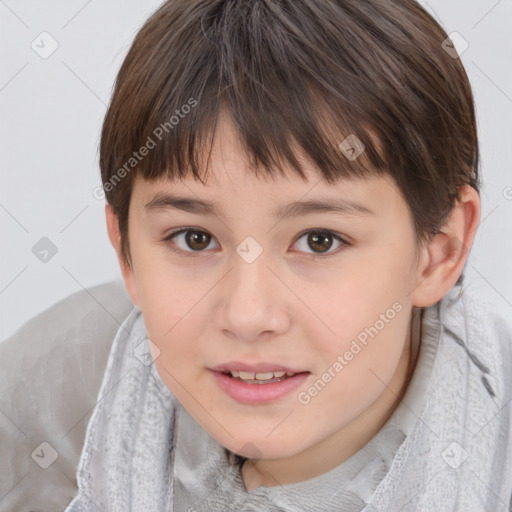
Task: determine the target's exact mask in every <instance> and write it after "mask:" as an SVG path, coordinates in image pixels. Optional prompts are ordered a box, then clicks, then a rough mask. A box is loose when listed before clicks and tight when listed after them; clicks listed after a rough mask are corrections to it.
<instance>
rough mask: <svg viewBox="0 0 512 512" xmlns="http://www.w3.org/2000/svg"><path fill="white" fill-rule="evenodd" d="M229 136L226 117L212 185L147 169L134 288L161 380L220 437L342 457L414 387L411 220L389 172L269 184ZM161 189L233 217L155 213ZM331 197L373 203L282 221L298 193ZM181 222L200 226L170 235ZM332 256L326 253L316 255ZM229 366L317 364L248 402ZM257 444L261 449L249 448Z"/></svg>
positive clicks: (135, 213) (135, 196)
mask: <svg viewBox="0 0 512 512" xmlns="http://www.w3.org/2000/svg"><path fill="white" fill-rule="evenodd" d="M233 130H234V129H233V127H232V125H230V124H229V123H227V122H226V121H222V122H221V124H220V126H219V127H218V130H217V138H216V140H215V144H214V148H213V153H212V160H211V168H212V169H213V171H214V174H215V176H214V177H213V176H212V177H211V178H209V182H208V183H209V184H208V185H207V186H204V185H202V184H201V183H199V182H196V181H195V180H193V179H192V178H187V179H186V180H184V181H182V182H171V181H167V180H162V181H158V182H146V181H144V180H141V179H140V178H137V180H136V181H135V185H134V189H133V192H132V199H131V205H130V213H129V239H130V248H131V256H132V262H133V273H132V272H131V271H129V270H128V271H127V272H126V274H125V279H126V280H127V286H128V289H129V291H130V293H131V296H132V300H133V301H134V302H135V303H136V304H137V305H138V306H139V307H140V308H141V309H142V312H143V316H144V320H145V323H146V326H147V331H148V337H149V339H150V340H152V342H153V343H154V344H155V345H156V346H157V347H158V349H159V350H160V354H159V356H158V357H157V359H156V361H155V364H156V367H157V369H158V371H159V374H160V375H161V377H162V379H163V380H164V381H165V383H166V384H167V386H168V387H169V388H170V389H171V391H172V392H173V393H174V394H175V395H176V396H177V398H178V399H179V400H180V402H181V403H182V404H183V405H184V406H185V408H186V409H187V410H188V411H189V412H190V413H191V414H192V415H193V416H194V417H195V419H196V421H198V422H199V423H200V424H201V425H202V426H203V428H205V430H206V431H208V432H209V433H210V435H212V436H213V437H214V438H215V439H216V440H217V441H218V442H219V443H221V444H222V445H224V446H225V447H227V448H229V449H230V450H232V451H234V452H237V453H241V454H242V455H246V456H256V455H258V454H261V457H262V458H267V459H283V458H288V457H292V456H294V455H297V457H300V456H301V455H300V454H308V455H307V456H311V457H313V454H314V453H315V450H317V449H318V450H320V447H323V450H324V453H329V454H330V456H331V457H332V458H333V459H332V460H333V462H334V461H335V458H336V456H337V454H338V453H341V451H342V448H341V447H342V446H345V445H346V444H347V442H349V444H350V445H351V446H356V445H357V439H358V437H359V436H361V435H363V436H364V435H366V436H368V435H370V434H369V433H371V435H373V434H374V433H376V431H377V430H378V429H379V428H380V426H381V425H382V423H383V422H384V419H385V418H386V417H387V414H388V412H389V410H390V409H391V408H392V407H393V405H394V403H395V402H396V400H397V396H398V395H399V393H400V392H401V390H402V389H403V387H404V382H405V374H406V370H407V364H408V362H409V346H408V342H409V337H408V334H409V321H410V313H411V306H412V304H411V295H410V294H411V292H412V290H413V288H414V287H415V284H416V273H417V272H416V264H415V239H414V231H413V225H412V219H411V216H410V213H409V210H408V207H407V204H406V202H405V201H404V199H403V198H402V197H401V195H400V194H399V192H398V189H397V188H396V186H395V185H394V183H393V182H392V181H391V179H389V178H382V177H380V178H377V177H376V178H374V179H371V180H368V181H359V180H358V181H346V180H344V181H340V182H339V183H337V184H336V185H335V186H330V185H328V184H327V183H326V182H325V181H323V180H322V181H320V180H319V175H318V174H316V173H315V171H314V169H313V168H312V167H311V166H310V167H309V168H308V169H309V171H308V178H309V182H308V183H305V182H303V181H302V180H301V179H300V178H299V177H297V176H295V175H292V173H291V171H290V173H289V174H288V177H287V178H284V177H281V176H279V175H278V176H277V177H276V181H275V182H272V180H270V179H268V180H264V179H263V178H261V179H257V178H255V177H254V176H253V175H252V174H251V173H250V171H248V170H247V165H248V164H247V161H246V159H245V158H244V154H243V152H242V151H241V149H240V146H238V145H237V140H236V137H235V132H234V131H233ZM213 178H215V179H213ZM157 194H172V195H174V196H180V197H188V198H191V199H192V200H201V201H211V202H212V203H214V204H215V205H216V207H217V208H218V210H219V212H222V215H221V214H219V216H217V215H214V214H202V213H199V212H198V211H195V212H191V211H183V210H178V209H171V208H164V207H162V208H148V207H145V205H147V204H148V203H149V202H150V201H152V200H153V199H154V198H155V196H156V195H157ZM319 199H323V200H326V201H337V200H338V201H339V200H347V201H348V200H349V201H353V202H356V203H359V204H361V205H364V206H365V207H366V208H368V209H370V210H371V211H372V212H373V213H364V212H350V213H348V212H341V213H340V212H332V211H315V212H314V213H309V214H301V215H297V216H290V217H287V218H284V219H282V220H277V219H276V218H275V217H274V216H273V211H274V210H275V209H279V208H281V207H283V206H284V205H287V204H289V203H292V202H294V201H314V200H319ZM185 227H187V228H190V231H191V232H189V233H184V234H180V235H177V236H176V237H175V238H174V240H168V241H163V239H164V238H165V237H166V236H168V235H169V233H170V232H171V231H172V230H177V229H178V228H185ZM310 229H316V230H324V231H325V230H328V231H330V232H332V233H333V234H338V235H339V236H340V237H341V238H343V239H346V240H347V241H348V242H350V245H346V246H344V247H343V248H342V249H341V250H338V249H339V247H340V246H341V245H342V244H341V243H340V242H339V241H337V239H336V238H335V237H333V236H332V235H331V236H329V234H327V235H326V236H327V238H326V239H325V238H324V237H320V238H318V239H316V240H315V238H314V234H313V235H311V236H310V237H309V243H308V235H307V234H306V235H303V232H305V231H307V230H310ZM197 231H199V232H204V233H207V236H204V237H202V236H201V233H196V232H197ZM195 233H196V234H195ZM187 234H188V235H189V237H188V243H187V237H186V235H187ZM194 234H195V238H193V235H194ZM324 236H325V235H324ZM248 237H250V238H249V240H248V241H247V240H246V239H247V238H248ZM329 244H330V245H329ZM194 248H195V249H196V251H194ZM258 248H261V249H262V252H261V254H259V256H258V255H257V249H258ZM173 249H175V250H173ZM237 249H238V251H239V252H237ZM322 250H323V251H325V252H326V253H329V256H328V257H325V258H316V259H315V258H314V255H315V253H317V254H322ZM244 251H246V252H244ZM250 258H254V261H251V260H250ZM365 329H367V330H365ZM365 334H366V336H365ZM365 338H366V339H365ZM354 340H356V342H357V345H356V344H355V343H354ZM363 340H364V341H363ZM357 347H359V349H358V348H357ZM232 361H238V362H245V363H246V364H249V365H251V364H258V363H270V364H271V366H272V364H275V365H276V366H277V365H279V366H284V367H287V368H291V369H295V370H299V371H305V372H309V373H307V374H306V375H305V376H304V377H301V378H300V379H297V382H298V384H296V385H295V387H294V388H293V389H291V390H289V391H288V392H287V393H284V394H283V395H282V396H280V397H278V398H274V399H270V398H269V397H268V396H267V395H265V390H264V389H263V387H264V386H269V384H245V386H246V387H248V386H252V388H251V390H253V389H256V390H257V389H258V386H261V387H262V395H261V400H260V401H253V402H252V403H248V402H249V401H250V400H251V399H247V401H246V402H244V401H242V399H240V398H238V399H237V398H233V396H231V395H230V394H228V393H227V392H226V391H225V390H224V389H223V388H222V387H221V386H220V385H219V379H218V378H217V377H218V374H216V373H215V372H213V371H212V368H214V367H217V366H219V365H223V364H224V363H228V362H232ZM342 361H343V362H342ZM337 362H338V364H336V363H337ZM326 374H327V376H326ZM329 376H330V379H329ZM225 379H231V377H225ZM318 381H320V384H318ZM231 382H232V381H231ZM315 383H317V388H314V386H315ZM273 386H274V387H276V386H277V387H278V389H279V388H280V387H282V385H279V384H277V385H276V384H274V385H273ZM315 389H317V390H316V392H315ZM253 395H254V393H253ZM265 397H266V398H265ZM349 424H351V425H350V426H348V427H347V425H349ZM344 427H347V428H344ZM248 443H251V444H252V445H254V447H253V451H252V452H250V451H249V449H248V448H247V447H246V448H245V450H244V449H243V447H244V445H247V444H248ZM337 448H339V449H337ZM344 449H345V450H346V448H344ZM306 450H307V452H306ZM317 455H318V453H317ZM290 460H291V459H290ZM312 460H313V459H312ZM315 460H318V459H315ZM282 462H283V461H282Z"/></svg>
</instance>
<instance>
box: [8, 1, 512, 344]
mask: <svg viewBox="0 0 512 512" xmlns="http://www.w3.org/2000/svg"><path fill="white" fill-rule="evenodd" d="M421 3H422V4H423V5H424V6H425V7H426V8H427V10H428V11H429V12H430V13H431V14H433V15H434V17H436V18H437V19H438V21H440V23H441V25H442V26H443V27H444V28H445V30H446V31H447V33H448V34H451V33H452V32H454V31H456V32H458V33H459V34H460V35H461V36H462V37H463V38H464V39H465V40H466V41H467V43H468V44H469V47H468V48H467V50H466V51H464V52H463V53H462V55H461V58H462V61H463V63H464V65H465V67H466V70H467V72H468V75H469V78H470V81H471V84H472V86H473V90H474V94H475V99H476V104H477V116H478V123H479V135H480V144H481V153H482V166H481V170H482V176H483V179H484V188H483V190H482V195H481V197H482V203H483V207H482V221H481V225H480V227H479V230H478V234H477V236H476V240H475V244H474V246H473V249H472V251H471V254H470V258H469V261H468V264H467V270H466V283H467V286H468V287H469V288H471V289H472V290H473V291H474V292H475V293H477V294H479V295H481V296H482V297H483V298H484V299H485V300H486V301H487V302H488V303H491V304H492V307H493V308H494V309H496V310H498V311H500V312H501V313H502V314H503V315H504V316H506V317H507V318H509V319H510V318H512V277H511V274H510V261H511V255H512V236H511V234H512V229H511V224H512V223H511V219H512V173H511V172H510V169H511V163H510V162H512V138H511V135H512V68H511V65H510V62H511V55H512V35H511V31H510V28H511V26H512V1H511V0H500V1H496V0H490V1H487V0H478V1H476V0H473V1H468V0H457V1H454V0H448V1H447V0H430V1H428V2H421ZM159 4H160V2H159V1H145V2H141V1H135V0H129V1H121V0H108V1H102V2H100V1H99V0H89V1H84V0H66V1H64V0H61V1H53V2H51V3H48V2H39V1H36V0H29V1H24V2H21V1H16V0H5V1H1V0H0V34H1V48H0V52H1V61H0V62H1V69H0V108H1V113H2V114H1V115H2V117H1V125H0V144H1V153H0V155H1V160H0V161H1V175H0V178H1V183H0V232H1V234H2V237H1V244H2V245H1V253H0V258H1V259H0V340H1V339H4V338H5V337H7V336H9V335H11V334H12V333H13V332H14V331H15V330H16V329H17V328H18V327H20V326H21V325H22V324H23V323H24V322H25V321H26V320H28V319H29V318H30V317H32V316H33V315H35V314H37V313H39V312H41V311H42V310H43V309H45V308H47V307H49V306H50V305H52V304H53V303H55V302H57V301H58V300H60V299H62V298H64V297H65V296H67V295H69V294H71V293H73V292H75V291H78V290H81V289H82V288H84V287H86V288H87V287H90V286H93V285H96V284H100V283H103V282H105V281H108V280H111V279H115V278H120V272H119V269H118V265H117V260H116V258H115V254H114V251H113V249H112V247H111V246H110V243H109V241H108V238H107V233H106V228H105V220H104V202H103V200H98V199H97V198H95V197H94V195H93V191H94V189H95V188H96V187H98V186H99V185H100V179H99V169H98V160H97V146H98V140H99V134H100V128H101V123H102V119H103V116H104V114H105V111H106V105H107V103H108V101H109V97H110V92H111V90H112V84H113V82H114V78H115V75H116V73H117V70H118V68H119V66H120V64H121V62H122V59H123V57H124V55H125V54H126V52H127V50H128V47H129V45H130V43H131V41H132V39H133V37H134V35H135V33H136V32H137V30H138V28H140V26H141V24H142V23H143V21H144V20H145V19H146V18H147V16H148V15H149V14H150V13H151V12H153V11H154V9H156V7H157V6H158V5H159ZM44 31H46V32H48V33H49V34H50V35H51V38H53V39H54V40H55V41H56V42H57V43H58V48H57V49H56V51H55V52H54V53H53V54H52V55H50V56H49V57H48V58H46V59H43V58H41V56H40V55H39V54H38V53H36V51H35V50H34V49H33V48H32V47H31V44H32V42H33V41H34V46H35V45H38V51H39V52H43V51H48V50H49V49H50V48H51V39H49V36H40V34H41V33H42V32H44ZM440 44H441V42H440ZM43 237H47V238H49V239H50V240H51V241H52V242H53V244H54V245H55V246H56V248H57V253H56V254H55V255H54V256H53V257H50V256H51V254H49V255H48V257H47V259H48V261H46V262H42V261H40V260H39V259H38V258H37V257H36V256H35V255H34V254H33V252H32V248H33V247H34V245H35V244H36V243H38V241H39V240H40V239H41V238H43ZM41 257H43V255H41Z"/></svg>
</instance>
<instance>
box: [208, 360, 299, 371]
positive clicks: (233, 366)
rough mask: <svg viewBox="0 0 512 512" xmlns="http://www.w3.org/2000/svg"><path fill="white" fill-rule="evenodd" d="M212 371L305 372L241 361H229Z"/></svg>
mask: <svg viewBox="0 0 512 512" xmlns="http://www.w3.org/2000/svg"><path fill="white" fill-rule="evenodd" d="M212 370H214V371H216V372H231V371H242V372H252V373H267V372H287V373H302V372H304V371H307V370H298V369H294V368H287V367H286V366H283V365H281V364H277V363H264V362H262V363H252V364H249V363H243V362H241V361H230V362H229V363H224V364H219V365H217V366H214V367H213V368H212Z"/></svg>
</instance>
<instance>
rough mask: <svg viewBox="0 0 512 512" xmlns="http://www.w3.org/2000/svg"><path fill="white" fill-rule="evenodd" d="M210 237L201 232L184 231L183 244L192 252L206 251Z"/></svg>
mask: <svg viewBox="0 0 512 512" xmlns="http://www.w3.org/2000/svg"><path fill="white" fill-rule="evenodd" d="M210 239H211V236H210V235H209V234H208V233H204V232H203V231H186V232H185V242H186V243H187V245H188V246H189V247H190V248H191V249H193V250H194V251H201V250H202V249H206V247H208V245H209V243H210Z"/></svg>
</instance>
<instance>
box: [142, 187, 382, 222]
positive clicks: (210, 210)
mask: <svg viewBox="0 0 512 512" xmlns="http://www.w3.org/2000/svg"><path fill="white" fill-rule="evenodd" d="M144 209H145V210H147V211H155V210H168V209H173V210H182V211H185V212H189V213H196V214H201V215H215V216H218V217H221V218H225V217H226V215H225V212H224V210H223V209H222V208H221V207H219V206H218V205H217V204H216V203H214V202H212V201H208V200H203V199H196V198H193V197H183V196H177V195H172V194H167V193H158V194H157V195H156V196H155V197H154V198H153V199H152V200H151V201H150V202H149V203H147V204H146V205H145V206H144ZM319 212H333V213H338V214H342V215H354V214H364V215H375V212H373V211H372V210H370V209H369V208H368V207H366V206H364V205H362V204H360V203H357V202H355V201H352V200H349V199H341V198H338V199H317V200H310V201H294V202H293V203H289V204H286V205H284V206H280V207H278V208H276V209H275V210H273V212H272V215H273V217H274V218H275V219H278V220H283V219H286V218H289V217H298V216H301V215H307V214H311V213H319Z"/></svg>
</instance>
